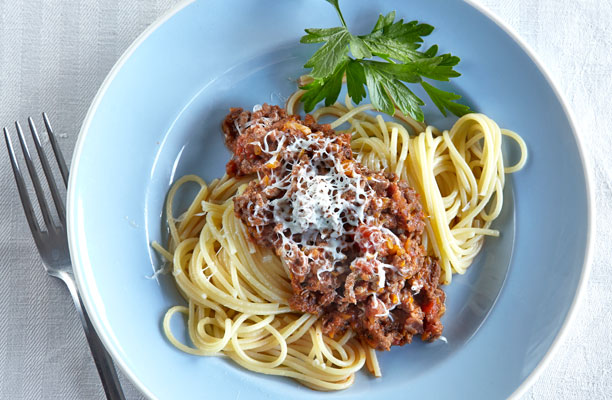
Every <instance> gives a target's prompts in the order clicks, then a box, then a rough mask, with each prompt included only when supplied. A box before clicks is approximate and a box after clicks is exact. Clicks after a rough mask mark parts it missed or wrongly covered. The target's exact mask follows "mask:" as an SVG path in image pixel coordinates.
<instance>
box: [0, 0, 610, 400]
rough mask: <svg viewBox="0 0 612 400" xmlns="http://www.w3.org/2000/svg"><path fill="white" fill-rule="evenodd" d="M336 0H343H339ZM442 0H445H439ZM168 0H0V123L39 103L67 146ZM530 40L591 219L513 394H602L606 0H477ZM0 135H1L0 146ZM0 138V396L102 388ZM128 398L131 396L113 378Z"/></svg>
mask: <svg viewBox="0 0 612 400" xmlns="http://www.w3.org/2000/svg"><path fill="white" fill-rule="evenodd" d="M345 1H346V0H345ZM449 1H454V0H449ZM175 3H176V1H172V0H130V1H122V0H98V1H94V0H0V126H1V125H10V124H12V122H13V121H15V120H16V119H18V120H20V121H25V120H26V118H27V116H29V115H39V114H38V113H39V112H41V111H47V112H48V113H50V115H51V117H52V123H53V124H54V128H55V130H56V133H59V134H60V135H61V138H60V146H61V147H62V149H63V150H64V152H65V154H66V155H67V156H69V155H71V154H72V149H73V147H74V143H75V141H76V138H77V134H78V130H79V128H80V125H81V122H82V121H83V118H84V117H85V113H86V111H87V108H88V107H89V104H90V102H91V100H92V99H93V97H94V95H95V93H96V91H97V89H98V87H99V85H100V84H101V83H102V81H103V79H104V77H105V76H106V74H107V73H108V71H109V70H110V68H111V67H112V66H113V64H114V63H115V61H116V60H117V59H118V58H119V56H120V55H121V54H122V52H123V51H124V50H125V49H126V48H127V47H128V46H129V44H130V43H131V42H132V41H133V40H134V39H135V38H136V37H137V36H138V34H140V33H141V32H142V31H143V30H144V29H145V28H146V27H147V26H148V25H149V24H150V23H151V22H153V21H154V20H155V19H156V18H157V17H159V16H160V15H162V14H163V13H164V12H165V11H167V10H168V9H170V8H171V7H172V6H173V5H174V4H175ZM481 4H483V5H484V6H485V7H487V8H488V9H490V10H491V11H492V12H493V13H495V14H496V15H498V16H499V17H500V18H501V19H502V20H504V21H505V22H506V23H508V24H509V25H510V26H511V27H513V28H514V30H515V31H517V32H518V33H519V35H520V36H522V38H523V39H524V40H525V41H526V42H527V43H528V44H529V45H530V46H531V47H532V48H533V49H534V50H535V52H536V53H537V54H538V55H539V57H540V58H541V60H542V61H543V62H544V64H545V65H546V67H547V68H548V70H549V71H550V73H551V74H552V77H553V79H554V80H555V81H556V82H557V83H558V84H559V87H560V89H561V91H562V92H563V93H564V94H565V97H566V99H567V100H568V102H569V105H570V107H571V108H572V109H573V111H574V114H575V116H576V118H577V124H578V128H579V130H580V135H581V136H582V139H583V140H584V143H585V144H586V150H587V156H588V157H590V158H591V160H592V168H593V171H592V176H593V177H594V182H593V183H594V185H593V186H594V192H595V193H594V194H595V198H594V200H595V203H596V209H597V213H596V220H597V221H598V223H597V229H596V235H595V246H594V254H593V264H592V271H591V275H590V279H589V282H588V287H587V290H586V292H585V293H584V299H583V300H582V302H581V305H580V308H579V309H578V311H577V316H576V318H575V320H574V323H573V324H572V326H571V327H570V328H569V330H568V332H567V335H566V337H565V340H564V342H563V343H562V345H561V347H560V349H559V351H558V352H557V353H556V354H555V355H554V356H553V357H552V359H551V361H550V364H549V366H548V368H547V369H546V370H545V371H544V372H543V373H542V374H541V376H540V378H539V380H537V381H536V383H535V384H534V385H533V387H532V388H531V389H529V390H528V391H527V392H526V394H525V395H524V397H523V399H603V398H612V318H610V313H609V310H610V309H611V306H612V289H611V288H612V274H611V273H610V269H609V267H610V260H611V259H612V251H611V250H612V244H611V243H612V235H611V234H610V229H609V226H610V225H612V151H611V144H612V107H611V106H612V100H611V99H612V28H611V27H610V25H611V21H612V3H610V2H609V1H599V0H481ZM0 147H4V146H0ZM4 152H5V150H4V148H3V149H2V150H0V193H1V194H0V399H102V398H104V392H103V390H102V387H101V385H100V381H99V379H98V375H97V372H96V369H95V367H94V364H93V362H92V359H91V356H90V353H89V349H88V347H87V345H86V341H85V337H84V335H83V331H82V329H81V326H80V323H79V321H78V318H77V314H76V312H75V310H74V307H73V305H72V302H71V300H70V298H69V295H68V292H67V291H66V289H65V287H64V286H63V284H62V283H61V282H59V281H57V280H55V279H53V278H50V277H48V276H47V275H46V274H45V273H44V272H43V269H42V267H41V264H40V261H39V257H38V254H37V252H36V248H35V246H34V243H33V241H32V238H31V236H30V232H29V231H28V228H27V226H26V223H25V219H24V216H23V212H22V210H21V206H20V204H19V202H18V200H17V199H18V197H17V191H16V188H15V184H14V182H13V177H12V172H11V170H10V165H9V162H8V159H7V157H6V156H5V154H3V153H4ZM122 381H123V384H124V385H123V386H124V390H125V392H126V395H127V397H128V398H129V399H140V398H142V396H141V395H140V394H139V392H138V391H137V389H135V388H134V386H133V385H131V383H130V382H128V381H127V379H122Z"/></svg>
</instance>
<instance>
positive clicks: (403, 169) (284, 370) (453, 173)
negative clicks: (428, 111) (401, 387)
mask: <svg viewBox="0 0 612 400" xmlns="http://www.w3.org/2000/svg"><path fill="white" fill-rule="evenodd" d="M301 94H302V92H301V91H298V92H296V93H295V94H294V95H293V96H292V97H291V98H290V99H289V100H288V104H287V110H288V112H289V113H292V112H294V111H295V108H296V105H297V103H298V102H299V98H300V96H301ZM369 110H372V106H371V105H362V106H359V107H355V106H353V105H352V104H351V103H350V102H349V101H348V99H347V102H346V105H341V104H336V105H334V106H331V107H325V108H321V109H319V110H317V111H316V112H315V113H314V114H313V116H314V117H315V119H317V118H320V117H321V116H323V115H332V116H335V117H337V120H336V121H334V122H333V123H332V124H331V126H332V128H337V127H339V126H341V125H343V124H344V123H348V124H350V128H349V130H348V131H349V132H351V134H352V142H351V143H352V149H353V153H354V155H355V159H356V161H358V162H360V163H362V164H363V165H365V166H366V167H368V168H370V169H372V170H383V169H384V170H387V171H390V172H394V173H396V174H397V175H399V176H400V177H401V178H402V179H404V180H406V181H407V182H409V184H410V185H411V186H412V187H414V188H415V189H416V190H417V191H418V192H419V193H420V194H421V201H422V203H423V207H424V210H425V211H426V213H427V214H428V216H429V220H428V221H427V222H426V233H425V238H424V242H423V243H424V244H425V247H426V248H427V251H428V252H429V253H430V254H433V255H435V256H437V257H438V258H439V260H440V263H441V266H442V270H443V274H442V278H441V279H442V280H443V281H444V282H445V283H450V281H451V276H452V273H453V272H457V273H464V272H465V271H466V269H467V268H468V267H469V265H470V264H471V262H472V260H473V259H474V257H475V256H476V255H477V253H478V251H479V250H480V248H481V247H482V243H483V238H484V236H485V235H492V236H497V235H499V232H498V231H496V230H493V229H491V223H492V221H493V220H494V219H495V218H496V217H497V216H498V215H499V213H500V210H501V207H502V200H503V198H502V190H503V185H504V173H509V172H514V171H516V170H519V169H520V168H522V166H523V165H524V164H525V160H526V156H527V151H526V147H525V143H524V142H523V140H522V139H521V138H520V137H519V136H518V135H517V134H516V133H514V132H511V131H506V130H501V129H499V127H498V126H497V125H496V124H495V122H493V121H492V120H491V119H489V118H487V117H486V116H484V115H482V114H469V115H466V116H464V117H462V118H460V119H459V121H457V123H456V124H455V125H454V126H453V128H452V129H451V130H450V131H444V132H440V131H438V130H437V129H436V128H434V127H426V126H424V125H422V124H420V123H418V122H416V121H414V120H412V119H410V118H407V117H405V116H400V119H401V120H402V121H403V122H405V123H407V125H408V127H409V128H410V129H411V130H412V133H413V135H412V136H411V135H410V134H409V130H408V128H407V127H406V126H405V125H404V124H402V123H400V122H397V121H385V120H384V119H383V118H382V116H380V115H376V116H373V115H372V114H370V113H368V111H369ZM503 135H506V136H509V137H511V138H513V139H514V140H516V141H517V142H518V144H519V146H520V148H521V152H522V156H521V159H520V161H519V162H518V164H517V165H515V166H513V167H509V168H504V166H503V160H502V154H501V142H502V136H503ZM252 179H257V177H252V176H250V177H245V178H240V179H239V178H230V177H228V176H227V175H226V176H224V177H223V178H222V179H220V180H214V181H212V182H211V183H210V185H207V184H206V183H205V182H204V181H203V180H201V179H200V178H198V177H196V176H191V175H190V176H185V177H183V178H181V179H179V180H178V181H177V182H176V183H175V184H174V185H173V186H172V188H171V190H170V192H169V194H168V200H167V203H166V215H167V222H168V226H169V228H170V241H169V246H168V250H166V249H164V248H162V247H161V246H159V245H158V244H157V243H154V244H153V246H154V247H155V249H157V250H158V251H159V252H160V254H162V255H163V256H164V257H165V258H166V259H167V260H168V261H169V262H170V263H171V264H172V272H173V275H174V278H175V280H176V283H177V286H178V288H179V290H180V292H181V294H182V295H183V297H184V298H185V299H186V300H187V302H188V303H189V305H188V307H183V306H176V307H173V308H171V309H170V310H168V312H167V313H166V315H165V317H164V322H163V329H164V332H165V334H166V336H167V337H168V339H169V340H170V342H171V343H172V344H173V345H175V346H176V347H177V348H179V349H181V350H183V351H185V352H188V353H191V354H196V355H226V356H228V357H229V358H231V359H232V360H234V361H235V362H236V363H238V364H240V365H242V366H243V367H245V368H247V369H249V370H252V371H255V372H260V373H264V374H272V375H281V376H288V377H291V378H293V379H296V380H298V381H299V382H301V383H302V384H304V385H306V386H308V387H310V388H313V389H317V390H339V389H343V388H346V387H348V386H350V385H351V384H352V382H353V380H354V373H355V371H357V370H359V369H361V368H362V367H363V365H364V364H365V365H366V367H367V368H368V369H369V370H370V372H372V373H373V374H374V375H375V376H380V374H381V373H380V367H379V365H378V362H377V359H376V353H375V351H374V350H373V349H371V348H370V347H369V346H367V345H365V344H363V343H362V342H360V341H359V340H357V338H356V337H354V334H353V333H352V332H351V331H350V330H349V331H348V332H347V333H346V334H344V335H343V336H341V337H334V338H330V337H328V336H326V335H324V334H322V330H321V322H320V321H319V318H318V317H317V316H316V315H312V314H307V313H296V312H294V311H292V310H291V308H290V307H289V298H290V297H291V295H292V287H291V284H290V279H289V277H288V273H287V270H286V266H285V265H284V264H283V263H282V262H281V260H280V259H279V257H278V256H277V255H276V254H275V253H274V252H272V251H271V250H270V249H266V248H263V247H260V246H257V245H255V244H253V243H252V242H251V241H249V239H248V237H247V233H246V230H245V226H244V225H243V224H242V222H241V221H240V220H239V219H238V218H237V217H236V216H235V213H234V207H233V198H234V196H236V195H239V194H240V193H241V192H242V191H243V190H244V187H245V186H246V185H245V184H247V183H248V182H249V181H251V180H252ZM187 182H192V183H196V184H197V185H199V186H200V190H199V192H198V194H197V195H196V196H195V198H194V200H193V202H192V203H191V205H190V206H189V208H188V209H187V211H186V212H185V213H183V214H182V215H181V216H180V217H178V218H176V219H175V218H174V216H173V200H174V198H175V195H176V193H177V191H178V190H179V188H180V187H181V186H182V185H183V184H185V183H187ZM489 204H491V205H490V206H489ZM176 313H183V314H185V315H186V316H187V319H188V322H187V327H188V331H189V336H190V338H191V341H192V343H193V347H189V346H187V345H185V344H183V343H181V342H180V341H179V340H177V339H176V338H175V336H174V335H173V333H172V331H171V329H170V319H171V318H172V316H173V315H174V314H176Z"/></svg>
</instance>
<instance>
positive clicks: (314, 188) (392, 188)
mask: <svg viewBox="0 0 612 400" xmlns="http://www.w3.org/2000/svg"><path fill="white" fill-rule="evenodd" d="M222 128H223V132H224V134H225V142H226V145H227V147H228V148H229V149H230V150H231V151H232V153H233V157H232V159H231V160H230V162H229V163H228V164H227V167H226V169H227V172H228V174H229V175H230V176H242V175H250V174H257V176H258V179H254V180H253V181H251V182H250V183H249V185H248V186H247V188H246V190H244V192H243V193H242V194H240V195H238V196H236V197H235V199H234V212H235V214H236V216H237V217H238V218H240V219H241V221H242V222H243V223H244V224H245V226H246V227H247V232H248V234H249V236H250V239H251V240H252V241H253V242H254V243H257V244H258V245H261V246H265V247H269V248H272V249H274V251H275V252H276V254H278V256H279V257H280V258H281V259H282V260H283V262H284V264H285V266H286V268H287V270H288V273H289V276H290V278H291V285H292V288H293V297H292V298H291V301H290V306H291V308H292V309H294V310H296V311H301V312H308V313H312V314H317V315H319V316H320V317H321V320H322V327H323V332H324V333H325V334H327V335H329V336H331V337H334V336H338V335H341V334H343V333H345V332H346V331H347V330H348V329H352V330H353V331H354V332H355V333H356V334H357V335H358V337H359V338H360V339H361V340H362V341H364V342H365V343H367V344H368V345H369V346H371V347H373V348H376V349H378V350H389V348H390V347H391V346H393V345H403V344H405V343H410V342H411V341H412V338H413V336H414V335H420V337H421V339H422V340H426V341H431V340H435V339H436V338H438V337H439V336H440V335H441V333H442V328H443V327H442V324H441V322H440V317H441V316H442V315H443V314H444V311H445V306H444V300H445V294H444V292H443V291H442V289H441V288H439V286H438V282H439V278H440V267H439V265H438V262H437V260H436V259H435V258H433V257H430V256H428V255H427V254H426V253H425V250H424V248H423V245H422V236H423V230H424V226H425V223H424V214H423V210H422V207H421V205H420V203H419V196H418V194H417V193H416V192H415V191H414V190H413V189H412V188H410V187H409V186H408V184H407V183H406V182H404V181H402V180H400V179H398V177H397V176H396V175H395V174H392V173H386V172H376V171H371V170H369V169H368V168H366V167H364V166H363V165H361V164H360V163H358V162H356V161H355V160H354V159H353V153H352V150H351V137H350V135H349V134H336V133H335V132H334V131H333V129H331V128H330V126H329V125H320V124H317V123H316V122H315V121H314V119H313V118H312V116H310V115H306V116H305V118H304V119H303V120H302V119H301V118H300V117H299V116H293V115H291V116H288V115H286V113H285V110H284V109H281V108H280V107H277V106H269V105H267V104H264V105H263V106H262V107H260V108H258V109H255V110H254V111H253V112H250V111H243V110H242V109H240V108H232V109H231V110H230V113H229V114H228V115H227V117H226V118H225V120H224V121H223V124H222Z"/></svg>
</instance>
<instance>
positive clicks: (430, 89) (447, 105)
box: [421, 82, 470, 117]
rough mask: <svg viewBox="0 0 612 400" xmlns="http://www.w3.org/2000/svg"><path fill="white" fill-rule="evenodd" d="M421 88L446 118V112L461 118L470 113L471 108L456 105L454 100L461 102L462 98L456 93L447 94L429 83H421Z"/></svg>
mask: <svg viewBox="0 0 612 400" xmlns="http://www.w3.org/2000/svg"><path fill="white" fill-rule="evenodd" d="M421 86H423V89H425V91H426V92H427V94H428V95H429V98H431V101H433V102H434V104H435V105H436V107H438V109H439V110H440V112H441V113H442V115H444V116H445V117H446V110H448V111H450V112H452V113H453V114H455V115H456V116H458V117H460V116H462V115H464V114H467V113H469V112H470V107H468V106H466V105H463V104H460V103H456V102H455V101H454V100H459V99H460V98H461V96H459V95H458V94H455V93H450V92H446V91H444V90H442V89H438V88H436V87H434V86H432V85H430V84H429V83H427V82H421Z"/></svg>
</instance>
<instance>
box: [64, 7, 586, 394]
mask: <svg viewBox="0 0 612 400" xmlns="http://www.w3.org/2000/svg"><path fill="white" fill-rule="evenodd" d="M195 2H196V0H181V1H180V2H179V3H178V4H176V5H174V6H173V7H172V8H170V9H169V10H168V11H166V12H165V13H164V14H162V15H161V16H160V17H158V18H157V19H156V20H155V21H154V22H153V23H152V24H150V25H149V26H148V27H147V28H146V29H145V30H144V31H143V32H142V33H141V34H140V35H139V36H138V37H137V38H136V39H135V40H134V41H133V42H132V43H131V44H130V45H129V46H128V48H127V49H126V50H125V51H124V52H123V54H122V55H121V56H120V57H119V59H118V60H117V61H116V62H115V64H114V65H113V67H112V68H111V70H110V71H109V72H108V74H107V75H106V77H105V78H104V81H103V82H102V84H101V85H100V88H99V89H98V91H97V92H96V95H95V96H94V99H93V100H92V103H91V105H90V106H89V108H88V110H87V114H86V115H85V119H84V120H83V123H82V125H81V129H80V130H79V134H78V137H77V141H76V144H75V148H74V152H73V155H72V160H71V163H70V174H69V181H68V188H67V196H66V197H67V208H66V210H67V225H68V245H69V249H70V255H71V260H72V262H73V272H74V275H75V277H76V282H77V286H78V288H79V293H81V297H82V302H83V304H84V305H85V309H86V310H87V312H88V313H89V315H90V316H91V315H92V313H91V310H93V309H94V308H95V307H94V305H93V304H92V303H91V298H90V297H89V296H83V293H86V291H84V290H83V289H84V288H85V287H86V285H85V281H84V279H85V277H84V276H83V274H82V268H80V267H79V268H77V267H76V264H77V263H78V262H75V260H79V258H78V257H76V254H77V253H78V241H77V235H76V234H75V229H74V228H73V226H74V221H73V215H74V211H72V210H74V201H75V189H74V187H75V182H74V179H75V178H74V176H75V174H74V173H72V172H73V171H75V170H76V169H77V168H78V165H79V160H80V159H81V152H82V150H83V147H84V143H85V138H86V137H87V133H88V131H89V127H90V125H91V122H92V119H93V117H94V115H95V113H96V110H97V108H98V106H99V104H100V102H101V101H102V98H103V97H104V95H105V94H106V91H107V90H108V88H109V86H110V84H111V83H112V81H113V80H114V79H115V77H116V75H117V73H118V72H119V71H120V70H121V69H122V67H123V65H124V64H125V63H126V62H127V60H129V58H130V57H131V56H132V54H133V53H134V52H135V51H136V49H137V48H138V47H140V45H141V44H142V43H143V42H144V41H145V40H146V39H147V38H148V37H149V36H150V35H151V34H152V33H153V32H155V31H156V30H157V29H158V28H159V27H160V26H161V25H163V24H164V23H165V22H166V21H168V20H169V19H170V18H172V17H173V16H174V15H175V14H177V13H178V12H179V11H181V10H183V9H184V8H186V7H187V6H188V5H190V4H192V3H195ZM464 2H465V3H467V5H468V6H470V7H473V8H474V9H475V10H477V11H478V12H480V13H482V14H483V15H484V16H485V17H486V18H488V19H489V20H490V21H491V22H493V23H494V24H495V25H497V26H498V27H499V28H501V29H502V30H503V31H504V32H505V33H506V34H507V35H508V36H509V37H510V38H511V39H512V40H514V42H515V43H517V44H518V45H519V47H520V48H521V50H522V51H523V52H525V54H526V55H527V56H528V57H529V58H530V59H531V60H532V61H533V63H534V64H535V66H536V67H537V69H538V70H539V71H540V72H541V73H542V76H543V77H544V79H545V81H546V83H547V84H548V85H549V86H550V87H551V89H552V91H553V93H554V95H555V97H556V98H557V99H558V100H559V103H560V104H561V108H562V110H563V112H564V113H565V115H566V116H567V118H568V122H569V125H570V128H571V131H572V134H573V135H574V139H575V141H576V143H577V148H578V155H579V158H580V161H581V163H582V169H583V173H584V179H585V186H586V200H587V202H586V203H587V223H588V230H587V236H586V248H585V256H584V261H583V264H582V268H581V273H580V279H579V282H578V285H577V287H576V292H575V294H574V298H573V299H572V303H571V305H570V308H569V309H568V311H567V313H566V315H565V317H564V321H563V324H562V325H561V328H560V329H559V332H558V333H557V335H556V336H555V338H554V339H553V342H552V343H551V345H550V347H549V348H548V349H547V350H546V353H545V354H544V356H543V357H542V358H541V359H540V360H539V361H538V362H537V364H536V366H535V368H534V369H533V370H532V371H531V373H530V374H529V375H528V376H527V377H526V378H525V379H524V380H523V382H522V383H521V384H520V385H519V386H518V387H517V388H516V389H515V390H514V392H513V393H512V394H511V395H510V397H509V398H510V399H518V398H520V397H521V396H522V395H524V394H525V392H526V391H527V390H528V389H529V388H530V387H531V386H532V385H533V384H534V383H535V381H536V380H537V379H538V378H539V377H540V375H541V374H542V372H543V371H544V370H545V369H546V368H547V367H548V365H549V363H550V361H551V359H552V358H553V357H554V355H555V354H556V353H557V351H558V350H559V348H560V347H561V344H562V343H563V342H564V341H565V339H566V337H567V334H568V332H569V327H570V326H571V325H572V323H573V322H574V320H575V318H576V314H577V312H576V311H577V310H578V308H579V307H580V305H581V302H582V300H583V298H584V297H585V296H584V292H585V289H586V285H587V282H588V278H589V276H590V273H591V267H592V255H593V237H594V233H595V218H594V215H595V203H594V201H593V198H594V196H593V184H592V183H593V177H592V169H591V164H590V160H589V159H588V157H585V154H586V152H585V144H584V143H583V140H582V139H581V137H580V135H579V134H578V129H577V125H576V119H575V117H574V114H573V111H572V109H571V108H570V107H569V105H568V102H567V100H566V98H565V94H564V93H563V92H562V91H561V90H560V89H559V86H558V85H557V83H556V82H555V80H554V79H553V78H552V75H551V74H550V72H549V70H548V69H547V68H546V66H545V65H544V63H542V61H541V60H540V58H539V56H538V55H537V53H536V52H535V51H534V50H533V49H532V48H531V46H530V45H529V44H528V43H527V42H525V41H524V40H523V39H522V37H521V36H520V35H519V34H518V33H517V32H516V30H515V29H514V28H513V27H512V26H510V25H509V24H508V23H506V22H505V21H504V20H502V19H501V18H500V17H498V16H497V15H496V14H494V13H493V12H492V11H491V10H489V9H488V8H487V7H486V6H485V5H483V4H481V3H480V2H479V1H478V0H464ZM91 321H92V324H93V326H94V328H95V330H96V332H97V333H98V335H99V336H100V339H101V341H102V343H103V344H104V347H105V348H106V350H107V351H108V352H109V354H110V355H111V356H112V358H113V361H114V362H115V364H116V365H117V366H118V367H119V369H120V370H121V372H122V373H123V374H124V375H125V376H126V377H128V379H130V381H131V382H132V384H134V386H136V388H137V389H138V390H139V391H140V392H141V393H142V394H144V395H145V396H146V397H148V398H150V399H156V397H155V395H154V394H153V393H152V392H151V391H150V390H149V389H148V388H147V387H146V386H145V385H144V383H143V382H142V381H141V380H140V379H139V378H138V377H137V376H136V374H135V373H134V372H133V371H132V370H131V369H130V368H129V367H128V366H127V365H126V364H125V363H124V360H123V359H122V358H121V357H120V356H119V352H118V351H117V349H116V348H115V347H113V346H110V345H109V343H111V341H110V339H109V338H108V337H107V336H106V335H104V334H100V332H104V331H103V330H102V329H101V326H102V325H103V323H102V322H101V321H100V320H99V319H98V318H96V317H95V315H94V316H93V317H92V318H91Z"/></svg>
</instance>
